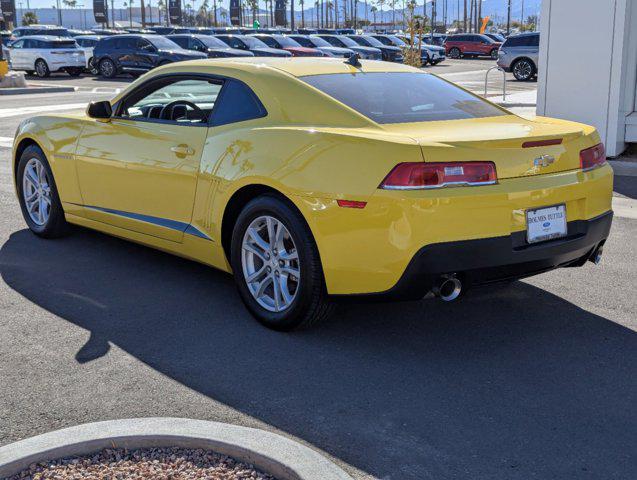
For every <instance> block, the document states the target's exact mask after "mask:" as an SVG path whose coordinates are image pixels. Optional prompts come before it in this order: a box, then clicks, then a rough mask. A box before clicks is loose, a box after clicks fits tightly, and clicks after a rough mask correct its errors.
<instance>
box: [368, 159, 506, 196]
mask: <svg viewBox="0 0 637 480" xmlns="http://www.w3.org/2000/svg"><path fill="white" fill-rule="evenodd" d="M497 182H498V176H497V174H496V170H495V164H494V163H493V162H453V163H399V164H398V165H396V166H395V167H394V169H393V170H392V171H391V172H390V173H389V175H387V177H385V180H383V182H382V183H381V184H380V187H379V188H383V189H385V190H419V189H425V188H441V187H452V186H479V185H493V184H495V183H497Z"/></svg>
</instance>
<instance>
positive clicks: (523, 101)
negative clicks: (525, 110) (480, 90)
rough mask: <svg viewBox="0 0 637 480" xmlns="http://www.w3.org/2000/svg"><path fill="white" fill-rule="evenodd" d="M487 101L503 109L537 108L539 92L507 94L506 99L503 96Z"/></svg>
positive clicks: (490, 98)
mask: <svg viewBox="0 0 637 480" xmlns="http://www.w3.org/2000/svg"><path fill="white" fill-rule="evenodd" d="M487 100H489V101H490V102H493V103H497V104H498V105H502V106H503V107H535V106H536V104H537V90H528V91H524V92H515V93H511V94H510V95H509V94H507V96H506V97H505V98H503V97H502V95H497V96H495V97H487Z"/></svg>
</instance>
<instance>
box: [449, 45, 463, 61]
mask: <svg viewBox="0 0 637 480" xmlns="http://www.w3.org/2000/svg"><path fill="white" fill-rule="evenodd" d="M449 56H450V57H451V58H455V59H458V58H460V57H461V56H462V52H461V51H460V49H459V48H458V47H453V48H452V49H451V50H449Z"/></svg>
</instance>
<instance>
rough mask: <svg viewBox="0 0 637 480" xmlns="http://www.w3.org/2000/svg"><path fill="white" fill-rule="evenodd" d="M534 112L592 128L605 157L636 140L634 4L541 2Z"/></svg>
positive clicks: (620, 0)
mask: <svg viewBox="0 0 637 480" xmlns="http://www.w3.org/2000/svg"><path fill="white" fill-rule="evenodd" d="M540 31H541V40H540V59H539V74H538V97H537V114H538V115H546V116H549V117H558V118H565V119H571V120H575V121H578V122H583V123H588V124H592V125H595V127H597V129H598V130H599V133H600V135H601V137H602V140H603V141H604V143H605V145H606V151H607V154H608V156H611V157H613V156H617V155H620V154H621V153H622V152H623V151H624V150H625V149H626V148H627V147H628V144H629V143H632V142H637V95H636V94H635V91H636V90H637V1H636V0H604V1H597V0H595V1H594V0H544V1H543V3H542V15H541V26H540Z"/></svg>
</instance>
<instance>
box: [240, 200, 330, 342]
mask: <svg viewBox="0 0 637 480" xmlns="http://www.w3.org/2000/svg"><path fill="white" fill-rule="evenodd" d="M268 219H269V220H268ZM270 221H271V222H272V223H271V224H270V225H272V230H273V231H274V232H282V237H281V238H282V240H281V241H280V242H277V243H275V244H274V245H275V247H276V245H278V246H279V247H281V248H284V250H280V249H279V250H277V248H275V247H271V243H270V242H269V234H268V233H267V232H268V231H269V230H268V222H270ZM275 222H279V223H278V228H277V223H275ZM281 226H283V227H284V230H281ZM249 229H251V230H252V231H253V232H256V235H258V236H259V237H260V240H261V241H262V242H259V244H261V245H263V246H265V247H266V248H260V247H257V242H255V241H254V236H251V235H249V234H248V233H247V232H248V230H249ZM260 232H262V233H260ZM286 234H289V235H288V236H287V237H286ZM275 237H276V234H275ZM266 238H267V239H268V240H265V239H266ZM246 246H248V247H249V249H247V248H244V247H246ZM268 248H269V250H268ZM255 251H256V252H260V253H259V255H260V256H259V255H255V254H254V253H252V252H255ZM281 251H284V252H285V255H282V254H281ZM294 251H296V260H294V259H292V260H290V261H289V263H286V262H287V261H284V263H285V265H282V264H281V258H284V259H285V257H286V256H288V255H289V254H290V253H292V256H294V255H293V252H294ZM230 257H231V265H232V270H233V272H234V278H235V283H236V285H237V289H238V290H239V295H240V296H241V299H242V300H243V303H244V304H245V305H246V307H247V308H248V310H249V311H250V313H251V314H252V315H253V316H254V317H255V318H256V319H257V320H258V321H259V322H260V323H261V324H263V325H265V326H266V327H268V328H271V329H273V330H278V331H290V330H296V329H302V328H308V327H310V326H312V325H315V324H317V323H319V322H321V321H323V320H325V319H326V318H327V317H328V316H329V315H330V313H331V310H332V303H331V302H330V301H329V298H328V295H327V289H326V288H325V281H324V279H323V268H322V265H321V259H320V257H319V253H318V249H317V247H316V243H315V242H314V238H313V237H312V233H311V232H310V229H309V227H308V226H307V224H306V223H305V220H304V219H303V217H302V216H301V214H300V213H299V212H298V211H297V210H296V209H294V208H293V207H292V206H290V205H289V204H288V203H287V202H285V201H284V200H283V199H281V198H280V197H278V196H276V195H271V194H267V195H263V196H260V197H257V198H255V199H254V200H252V201H251V202H249V203H248V204H247V205H246V206H245V208H244V209H243V211H242V212H241V213H240V214H239V218H238V219H237V221H236V223H235V226H234V229H233V232H232V242H231V253H230ZM277 259H279V260H278V262H277ZM268 262H269V264H268ZM279 269H281V271H279ZM283 270H289V271H293V272H294V274H293V275H290V274H289V273H288V274H286V275H283ZM255 272H257V273H258V272H263V273H262V275H259V276H258V277H256V280H255V281H254V282H251V284H250V287H249V286H248V282H247V280H246V276H248V275H250V274H251V273H255ZM275 275H276V276H275ZM295 275H296V276H295ZM259 279H261V281H260V282H259ZM278 282H280V283H278ZM263 283H265V285H267V286H266V287H265V288H264V291H263V295H262V296H261V297H259V298H257V295H258V292H256V293H254V294H253V291H255V290H257V289H258V287H259V285H261V284H263ZM275 283H277V285H278V288H279V289H281V290H279V291H283V290H282V289H285V291H286V292H287V294H288V302H287V305H285V303H286V299H285V297H284V296H283V294H281V295H280V296H278V295H277V294H276V293H275V289H274V287H275ZM292 290H294V292H292ZM266 292H268V293H267V295H266ZM275 296H277V297H278V298H279V300H280V302H279V301H278V300H277V302H276V303H275V301H274V298H275ZM289 297H291V299H290V298H289ZM281 303H283V305H281ZM266 304H267V305H266Z"/></svg>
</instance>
